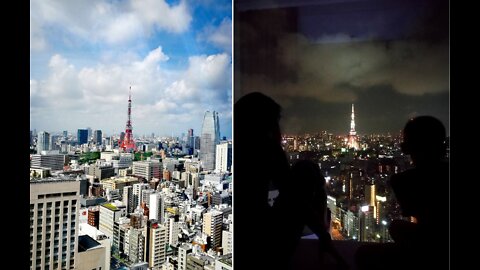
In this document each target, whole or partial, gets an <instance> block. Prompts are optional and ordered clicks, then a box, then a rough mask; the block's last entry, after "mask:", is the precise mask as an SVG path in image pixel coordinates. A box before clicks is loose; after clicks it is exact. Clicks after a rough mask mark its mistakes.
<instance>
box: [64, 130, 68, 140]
mask: <svg viewBox="0 0 480 270" xmlns="http://www.w3.org/2000/svg"><path fill="white" fill-rule="evenodd" d="M63 137H64V138H65V139H66V138H67V137H68V131H66V130H64V131H63Z"/></svg>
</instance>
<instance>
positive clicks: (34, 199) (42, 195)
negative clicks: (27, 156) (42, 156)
mask: <svg viewBox="0 0 480 270" xmlns="http://www.w3.org/2000/svg"><path fill="white" fill-rule="evenodd" d="M79 193H80V182H79V181H76V180H73V179H70V178H67V177H65V178H44V179H35V180H31V181H30V269H74V268H75V267H76V264H77V263H76V258H77V254H78V244H77V243H78V215H77V212H78V211H77V210H78V208H79V203H80V202H79Z"/></svg>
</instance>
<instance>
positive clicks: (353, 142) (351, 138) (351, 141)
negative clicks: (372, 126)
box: [348, 104, 358, 150]
mask: <svg viewBox="0 0 480 270" xmlns="http://www.w3.org/2000/svg"><path fill="white" fill-rule="evenodd" d="M348 148H353V149H355V150H357V149H358V141H357V132H356V131H355V109H354V106H353V104H352V121H351V122H350V134H349V135H348Z"/></svg>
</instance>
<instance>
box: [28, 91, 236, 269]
mask: <svg viewBox="0 0 480 270" xmlns="http://www.w3.org/2000/svg"><path fill="white" fill-rule="evenodd" d="M131 102H132V101H131V96H130V97H129V100H128V120H127V124H126V128H125V132H122V133H121V134H120V135H118V136H115V135H113V136H103V134H102V131H101V130H93V131H92V130H91V129H90V128H86V129H78V130H77V134H71V133H69V132H68V131H63V132H62V133H61V134H55V133H53V132H52V133H49V132H46V131H40V132H38V133H37V132H36V131H35V130H33V131H31V133H30V145H31V152H32V154H31V156H30V160H31V166H30V255H31V256H30V257H31V259H30V268H31V269H198V268H200V269H212V270H213V269H232V261H231V257H232V230H233V226H232V176H231V166H232V141H231V140H227V139H226V138H225V137H223V138H220V128H219V116H218V113H217V112H215V111H213V112H211V111H207V112H205V114H204V118H203V122H202V123H203V124H202V130H201V134H200V136H196V135H195V134H194V130H193V129H189V130H188V131H186V134H184V135H182V136H181V137H159V136H155V134H152V135H151V136H148V137H147V136H143V137H141V138H134V137H133V134H132V129H133V127H132V121H131ZM199 120H201V119H199ZM219 267H220V268H219Z"/></svg>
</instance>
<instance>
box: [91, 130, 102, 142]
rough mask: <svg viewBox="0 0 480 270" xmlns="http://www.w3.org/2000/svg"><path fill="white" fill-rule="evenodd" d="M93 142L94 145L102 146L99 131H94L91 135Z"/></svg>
mask: <svg viewBox="0 0 480 270" xmlns="http://www.w3.org/2000/svg"><path fill="white" fill-rule="evenodd" d="M93 135H94V136H93V141H94V142H95V144H97V145H100V144H102V131H101V130H95V132H94V133H93Z"/></svg>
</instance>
